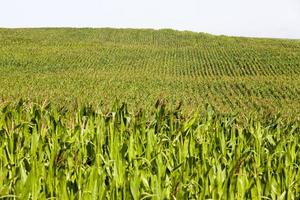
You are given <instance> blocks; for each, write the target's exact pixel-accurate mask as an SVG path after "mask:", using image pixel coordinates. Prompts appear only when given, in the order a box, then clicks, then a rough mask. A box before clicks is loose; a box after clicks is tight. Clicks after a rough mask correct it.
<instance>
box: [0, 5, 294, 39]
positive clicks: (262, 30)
mask: <svg viewBox="0 0 300 200" xmlns="http://www.w3.org/2000/svg"><path fill="white" fill-rule="evenodd" d="M0 27H6V28H15V27H116V28H154V29H160V28H172V29H177V30H190V31H196V32H206V33H211V34H217V35H235V36H250V37H273V38H294V39H300V0H0Z"/></svg>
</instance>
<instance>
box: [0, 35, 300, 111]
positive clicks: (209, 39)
mask: <svg viewBox="0 0 300 200" xmlns="http://www.w3.org/2000/svg"><path fill="white" fill-rule="evenodd" d="M299 77H300V41H299V40H278V39H253V38H238V37H224V36H212V35H209V34H203V33H192V32H178V31H172V30H160V31H155V30H135V29H0V85H1V87H0V99H1V98H2V99H3V100H4V101H7V100H8V101H9V100H14V99H19V98H30V99H32V100H34V101H43V100H44V99H49V100H51V102H55V103H57V104H62V102H64V104H65V105H70V104H71V103H72V104H74V99H77V100H78V102H79V103H92V104H94V105H96V104H97V103H98V102H103V104H104V105H106V106H107V107H108V108H109V107H110V106H111V104H112V102H114V100H115V99H116V98H117V99H120V100H122V101H125V102H128V104H129V106H130V107H131V108H135V107H142V108H143V107H151V105H153V103H154V102H155V101H156V99H158V98H164V99H167V100H168V101H169V103H170V104H173V103H174V102H180V101H183V108H184V109H187V110H193V109H194V108H195V107H198V106H200V107H202V106H203V105H204V104H205V103H210V104H212V105H213V106H214V107H215V108H216V109H217V110H218V111H220V112H228V111H229V110H233V111H242V112H247V111H249V110H253V109H261V110H265V111H267V112H268V111H271V112H273V111H275V113H277V112H278V111H282V112H284V113H286V115H291V114H293V113H294V111H295V110H297V111H300V88H299V85H300V78H299Z"/></svg>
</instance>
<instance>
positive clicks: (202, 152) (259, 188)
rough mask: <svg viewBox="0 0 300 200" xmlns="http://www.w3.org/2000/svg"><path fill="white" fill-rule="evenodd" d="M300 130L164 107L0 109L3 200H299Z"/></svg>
mask: <svg viewBox="0 0 300 200" xmlns="http://www.w3.org/2000/svg"><path fill="white" fill-rule="evenodd" d="M299 165H300V122H299V121H284V120H283V119H282V118H280V117H278V118H275V117H274V118H268V120H263V119H260V118H257V117H255V115H254V114H252V116H250V115H249V116H247V117H245V119H244V120H242V119H241V118H239V117H234V116H231V115H230V116H224V115H219V114H217V113H216V112H215V111H214V110H213V109H212V108H211V107H210V106H208V107H207V111H206V112H202V113H194V114H191V115H189V116H185V115H184V114H182V112H181V110H180V109H179V108H178V109H172V110H170V109H168V108H167V107H166V105H165V104H164V103H163V102H157V104H156V106H155V108H153V109H152V111H150V110H148V111H140V112H137V113H131V112H129V111H128V109H127V106H126V105H125V104H122V105H118V104H115V105H114V106H113V107H112V109H111V110H110V111H108V112H104V111H103V110H101V109H99V108H97V109H95V108H93V107H91V106H83V107H79V108H78V109H76V111H68V110H66V108H64V107H60V108H59V107H56V106H53V105H50V104H48V103H44V104H33V103H31V104H30V103H24V102H22V101H20V102H18V103H16V104H12V103H10V104H6V105H5V106H4V105H3V106H1V108H0V198H4V199H52V198H55V199H299V198H300V196H299V194H300V170H299Z"/></svg>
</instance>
